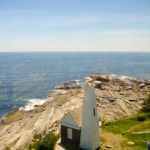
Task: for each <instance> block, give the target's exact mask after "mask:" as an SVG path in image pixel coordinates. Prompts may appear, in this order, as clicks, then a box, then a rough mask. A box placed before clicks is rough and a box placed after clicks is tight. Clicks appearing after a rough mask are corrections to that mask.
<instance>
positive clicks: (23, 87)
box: [0, 52, 150, 117]
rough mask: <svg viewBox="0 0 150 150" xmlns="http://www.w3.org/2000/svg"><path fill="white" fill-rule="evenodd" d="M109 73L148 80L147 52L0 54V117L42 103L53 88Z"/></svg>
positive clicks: (149, 76)
mask: <svg viewBox="0 0 150 150" xmlns="http://www.w3.org/2000/svg"><path fill="white" fill-rule="evenodd" d="M102 73H111V74H116V75H121V76H131V77H135V78H137V79H140V80H141V79H142V80H144V79H150V53H119V52H107V53H105V52H85V53H82V52H57V53H55V52H49V53H46V52H45V53H42V52H39V53H38V52H37V53H0V117H2V116H3V115H5V114H7V113H8V112H10V111H11V110H13V109H15V108H18V107H21V106H24V105H26V104H27V103H32V104H35V103H36V102H37V103H38V102H42V101H44V100H45V99H46V98H47V97H48V95H49V94H50V92H51V90H53V89H54V87H55V86H57V85H60V84H62V83H64V82H66V81H70V80H80V81H81V82H84V81H85V77H87V76H89V75H90V74H102Z"/></svg>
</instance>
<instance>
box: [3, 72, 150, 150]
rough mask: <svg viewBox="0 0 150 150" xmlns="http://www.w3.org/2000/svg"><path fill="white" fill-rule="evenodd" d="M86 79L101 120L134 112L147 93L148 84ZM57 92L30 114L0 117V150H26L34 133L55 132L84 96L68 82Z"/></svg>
mask: <svg viewBox="0 0 150 150" xmlns="http://www.w3.org/2000/svg"><path fill="white" fill-rule="evenodd" d="M90 78H91V80H90V81H89V82H91V83H92V84H93V85H94V86H95V88H96V90H95V92H96V98H97V106H98V111H99V115H100V118H101V120H104V121H112V120H116V119H119V118H122V117H126V116H129V115H131V114H134V113H137V112H138V111H139V110H140V109H141V107H142V103H143V100H144V99H145V98H146V97H147V96H148V95H149V94H150V84H149V83H150V82H149V81H136V80H135V79H132V78H127V77H126V78H123V79H121V78H117V77H114V76H112V75H109V74H107V75H91V76H90ZM73 84H74V82H73ZM141 84H144V86H143V85H142V86H141ZM57 89H58V88H57ZM60 89H61V90H64V91H65V92H63V94H54V93H55V92H56V91H55V92H54V93H51V95H50V97H49V98H48V99H47V101H46V102H45V103H44V104H43V105H42V106H36V107H35V108H34V109H33V110H30V111H23V110H21V111H19V110H18V111H17V110H15V111H13V112H11V113H9V114H8V115H7V116H6V117H5V118H3V119H2V120H1V121H0V131H1V132H0V149H2V150H3V149H6V148H10V149H12V150H13V149H15V150H21V149H26V147H27V146H28V145H29V143H30V142H31V140H32V138H33V135H34V134H35V133H41V134H43V135H44V134H46V133H48V132H49V131H52V132H56V133H58V132H59V121H60V119H61V118H62V117H63V115H64V113H65V112H68V111H71V110H74V109H77V108H80V107H81V106H82V100H83V94H84V91H83V89H82V88H80V86H79V85H77V86H76V87H75V86H72V85H71V82H70V83H69V85H66V84H65V85H63V86H61V88H59V90H60ZM6 141H7V142H6Z"/></svg>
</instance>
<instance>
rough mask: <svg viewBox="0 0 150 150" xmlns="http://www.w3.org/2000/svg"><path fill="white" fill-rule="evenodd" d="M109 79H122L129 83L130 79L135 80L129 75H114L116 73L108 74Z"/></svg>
mask: <svg viewBox="0 0 150 150" xmlns="http://www.w3.org/2000/svg"><path fill="white" fill-rule="evenodd" d="M109 79H110V80H114V79H119V80H120V81H123V82H125V83H129V84H130V81H131V80H135V81H136V80H137V79H136V78H134V77H131V76H123V75H116V74H111V75H110V76H109Z"/></svg>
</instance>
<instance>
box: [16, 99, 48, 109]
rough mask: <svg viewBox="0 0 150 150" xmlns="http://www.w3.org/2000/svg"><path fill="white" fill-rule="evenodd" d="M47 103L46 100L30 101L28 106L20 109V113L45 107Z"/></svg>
mask: <svg viewBox="0 0 150 150" xmlns="http://www.w3.org/2000/svg"><path fill="white" fill-rule="evenodd" d="M45 102H46V100H45V99H29V100H28V102H27V104H26V105H25V106H24V107H20V108H19V111H21V110H24V111H29V110H32V109H33V108H34V107H35V105H43V104H44V103H45Z"/></svg>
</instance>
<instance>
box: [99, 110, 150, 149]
mask: <svg viewBox="0 0 150 150" xmlns="http://www.w3.org/2000/svg"><path fill="white" fill-rule="evenodd" d="M102 130H105V131H107V132H112V133H114V134H122V136H124V137H125V138H126V139H127V141H126V142H124V143H122V146H123V147H128V148H131V149H134V150H141V149H146V148H147V141H149V140H150V133H144V132H145V131H147V132H149V131H150V114H149V113H139V114H137V115H134V116H131V117H128V118H125V119H121V120H118V121H113V122H108V123H103V124H102ZM135 132H140V134H137V133H135ZM128 141H132V142H134V144H133V145H129V144H128V143H127V142H128Z"/></svg>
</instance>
